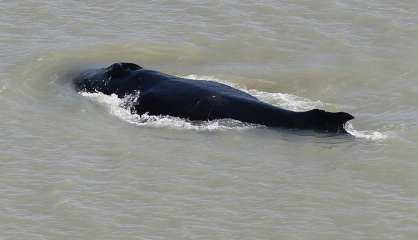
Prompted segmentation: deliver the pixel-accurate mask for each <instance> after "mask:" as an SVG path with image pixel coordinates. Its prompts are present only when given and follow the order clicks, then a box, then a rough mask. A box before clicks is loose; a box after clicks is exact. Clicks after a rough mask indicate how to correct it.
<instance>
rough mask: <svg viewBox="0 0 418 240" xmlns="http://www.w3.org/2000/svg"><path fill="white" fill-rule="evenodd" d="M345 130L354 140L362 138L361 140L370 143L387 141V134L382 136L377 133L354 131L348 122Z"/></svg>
mask: <svg viewBox="0 0 418 240" xmlns="http://www.w3.org/2000/svg"><path fill="white" fill-rule="evenodd" d="M345 130H346V131H347V132H348V133H350V134H351V135H353V136H354V137H356V138H362V139H366V140H371V141H383V140H386V139H388V137H389V136H388V135H387V134H384V133H381V132H378V131H370V130H364V131H360V130H356V129H354V127H353V125H352V124H351V123H350V122H348V123H347V124H346V125H345Z"/></svg>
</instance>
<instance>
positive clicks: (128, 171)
mask: <svg viewBox="0 0 418 240" xmlns="http://www.w3.org/2000/svg"><path fill="white" fill-rule="evenodd" d="M417 22H418V3H417V2H416V1H408V0H404V1H395V0H387V1H377V0H371V1H357V0H347V1H342V0H338V1H329V0H321V1H273V0H270V1H268V0H262V1H234V0H231V1H222V0H216V1H207V0H196V1H186V0H182V1H179V0H175V1H174V0H173V1H171V0H170V1H133V0H126V1H108V0H104V1H92V0H87V1H75V0H66V1H47V0H28V1H9V0H3V1H0V58H1V61H0V110H1V114H0V239H33V240H36V239H101V240H102V239H298V240H299V239H301V240H302V239H321V240H322V239H379V240H381V239H397V240H399V239H417V238H418V162H417V156H418V145H417V142H418V128H417V127H418V124H417V118H418V106H417V103H418V42H417V39H418V27H417ZM117 61H130V62H135V63H137V64H139V65H141V66H143V67H146V68H151V69H156V70H160V71H163V72H166V73H169V74H173V75H177V76H187V77H189V78H193V79H196V80H199V79H210V80H214V81H219V82H223V83H226V84H229V85H232V86H235V87H237V88H240V89H242V90H245V91H248V92H250V93H251V94H253V95H255V96H257V97H259V98H260V99H262V100H264V101H267V102H269V103H271V104H276V105H278V106H281V107H284V108H289V109H293V110H306V109H311V108H323V109H326V110H329V111H346V112H349V113H351V114H353V115H354V116H355V117H356V119H354V120H353V121H351V123H350V125H349V126H347V128H348V129H349V131H350V132H351V134H352V135H350V136H330V135H327V134H320V133H315V132H305V131H293V130H283V129H268V128H265V127H262V126H255V125H248V124H244V123H240V122H235V121H231V120H221V121H212V122H204V123H192V122H188V121H184V120H182V119H176V118H170V117H165V116H160V117H152V116H135V115H131V114H130V113H129V112H127V111H126V110H125V109H123V108H122V107H120V105H121V103H122V102H123V99H118V98H116V97H114V96H105V95H102V94H79V93H76V92H75V91H74V90H73V89H72V87H71V85H70V84H69V79H70V77H69V74H68V73H69V72H71V71H73V70H74V69H79V68H82V67H86V66H104V65H108V64H111V63H113V62H117Z"/></svg>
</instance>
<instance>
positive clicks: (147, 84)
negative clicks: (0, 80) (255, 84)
mask: <svg viewBox="0 0 418 240" xmlns="http://www.w3.org/2000/svg"><path fill="white" fill-rule="evenodd" d="M74 84H75V87H76V89H77V90H78V91H80V92H90V93H94V92H101V93H103V94H106V95H112V94H115V95H116V96H118V97H119V98H124V97H127V96H131V95H133V94H135V93H140V94H139V95H137V97H136V98H134V99H132V101H131V102H132V104H131V105H130V106H129V108H130V109H129V110H130V111H131V112H132V113H137V114H138V115H144V114H147V115H150V116H158V115H168V116H172V117H178V118H183V119H188V120H192V121H207V120H216V119H234V120H238V121H241V122H245V123H249V124H259V125H265V126H268V127H279V128H292V129H308V130H319V131H325V132H331V133H347V132H346V130H345V129H344V125H345V124H346V122H347V121H349V120H351V119H353V118H354V117H353V116H352V115H350V114H348V113H345V112H337V113H331V112H326V111H324V110H319V109H313V110H309V111H304V112H296V111H290V110H287V109H282V108H279V107H276V106H273V105H271V104H268V103H265V102H262V101H260V100H259V99H258V98H256V97H254V96H252V95H251V94H249V93H247V92H244V91H241V90H239V89H236V88H233V87H230V86H227V85H224V84H221V83H218V82H213V81H195V80H191V79H187V78H179V77H175V76H171V75H167V74H164V73H161V72H158V71H153V70H146V69H143V68H142V67H140V66H138V65H136V64H133V63H116V64H113V65H111V66H109V67H107V68H99V69H93V70H88V71H85V72H83V73H82V74H80V75H79V76H78V77H76V78H75V79H74Z"/></svg>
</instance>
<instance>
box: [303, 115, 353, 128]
mask: <svg viewBox="0 0 418 240" xmlns="http://www.w3.org/2000/svg"><path fill="white" fill-rule="evenodd" d="M307 113H309V115H310V117H309V119H308V126H309V127H310V128H313V129H317V130H321V131H326V132H332V133H347V131H346V130H345V129H344V126H345V124H346V123H347V122H348V121H350V120H352V119H354V116H352V115H351V114H349V113H346V112H327V111H324V110H320V109H313V110H310V111H308V112H307Z"/></svg>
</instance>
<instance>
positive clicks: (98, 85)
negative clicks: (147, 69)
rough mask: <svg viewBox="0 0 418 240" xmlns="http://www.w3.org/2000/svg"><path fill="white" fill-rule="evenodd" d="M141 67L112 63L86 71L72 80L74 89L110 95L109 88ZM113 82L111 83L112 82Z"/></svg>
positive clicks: (131, 64)
mask: <svg viewBox="0 0 418 240" xmlns="http://www.w3.org/2000/svg"><path fill="white" fill-rule="evenodd" d="M141 69H142V67H140V66H138V65H136V64H134V63H125V62H120V63H114V64H112V65H110V66H108V67H103V68H97V69H88V70H85V71H83V72H81V73H80V74H79V75H78V76H77V77H75V78H74V80H73V82H74V85H75V89H76V90H77V91H79V92H102V93H105V94H111V93H113V92H114V91H111V90H110V89H109V87H110V86H111V85H112V83H113V82H114V81H115V80H117V81H120V80H121V79H125V78H128V77H129V76H130V75H131V73H132V72H134V71H137V70H141ZM112 80H113V81H112Z"/></svg>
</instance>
